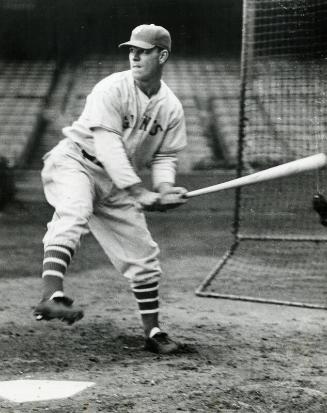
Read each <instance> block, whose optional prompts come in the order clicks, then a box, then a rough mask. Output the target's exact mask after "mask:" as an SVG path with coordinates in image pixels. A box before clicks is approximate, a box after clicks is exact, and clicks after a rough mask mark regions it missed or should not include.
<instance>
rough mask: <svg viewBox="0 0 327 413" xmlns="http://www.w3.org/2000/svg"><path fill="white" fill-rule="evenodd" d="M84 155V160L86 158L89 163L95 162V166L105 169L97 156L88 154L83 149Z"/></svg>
mask: <svg viewBox="0 0 327 413" xmlns="http://www.w3.org/2000/svg"><path fill="white" fill-rule="evenodd" d="M82 155H83V156H84V158H86V159H88V160H89V161H91V162H93V163H94V164H95V165H97V166H100V167H101V168H103V164H102V163H101V162H100V161H98V160H97V158H96V157H95V156H92V155H90V154H89V153H87V152H86V151H84V149H82Z"/></svg>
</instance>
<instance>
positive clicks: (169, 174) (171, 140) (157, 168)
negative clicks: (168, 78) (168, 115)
mask: <svg viewBox="0 0 327 413" xmlns="http://www.w3.org/2000/svg"><path fill="white" fill-rule="evenodd" d="M186 144H187V139H186V127H185V117H184V111H183V108H182V106H181V105H180V106H179V109H178V110H177V113H176V116H175V117H174V119H173V120H172V122H171V125H170V126H169V128H168V130H167V132H166V134H165V136H164V139H163V142H162V145H161V146H160V148H159V150H158V152H157V153H156V154H155V156H154V158H153V161H152V183H153V186H154V188H157V187H158V186H159V184H160V183H161V182H170V183H172V184H174V183H175V176H176V169H177V154H178V152H180V151H181V150H183V149H184V148H185V147H186Z"/></svg>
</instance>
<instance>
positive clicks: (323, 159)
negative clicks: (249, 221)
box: [185, 153, 327, 198]
mask: <svg viewBox="0 0 327 413" xmlns="http://www.w3.org/2000/svg"><path fill="white" fill-rule="evenodd" d="M326 164H327V156H326V155H325V154H324V153H317V154H316V155H312V156H307V157H306V158H301V159H297V160H296V161H292V162H287V163H283V164H281V165H278V166H274V167H272V168H268V169H264V170H262V171H259V172H255V173H253V174H250V175H246V176H241V177H240V178H236V179H232V180H231V181H227V182H222V183H220V184H217V185H212V186H208V187H206V188H201V189H197V190H195V191H190V192H187V193H186V195H185V197H186V198H192V197H194V196H198V195H204V194H209V193H211V192H218V191H223V190H225V189H232V188H239V187H242V186H246V185H253V184H256V183H259V182H264V181H270V180H272V179H277V178H282V177H285V176H291V175H295V174H298V173H301V172H305V171H311V170H314V169H319V168H322V167H324V166H326Z"/></svg>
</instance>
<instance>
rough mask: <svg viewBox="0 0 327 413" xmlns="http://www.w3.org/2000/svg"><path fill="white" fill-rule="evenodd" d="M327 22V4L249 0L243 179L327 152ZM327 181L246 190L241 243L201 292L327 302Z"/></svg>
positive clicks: (311, 176)
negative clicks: (324, 201) (322, 211)
mask: <svg viewBox="0 0 327 413" xmlns="http://www.w3.org/2000/svg"><path fill="white" fill-rule="evenodd" d="M326 23H327V1H326V0H297V1H294V0H281V1H277V0H275V1H272V0H246V1H245V3H244V16H243V48H242V49H243V50H242V91H241V102H240V139H239V168H238V172H239V175H240V176H241V175H247V174H249V173H251V172H255V171H257V170H260V169H266V168H268V167H271V166H275V165H279V164H282V163H285V162H289V161H292V160H295V159H298V158H302V157H305V156H308V155H312V154H315V153H318V152H327V151H326V149H327V77H326V68H327V67H326V65H327V48H326V46H327V37H326V34H325V28H324V27H325V26H326ZM326 178H327V174H326V172H325V171H324V170H320V171H319V172H310V173H305V174H301V175H297V176H295V177H289V178H282V179H279V180H274V181H270V182H265V183H262V184H259V185H255V186H251V187H244V188H242V189H241V190H239V191H238V192H237V196H236V200H237V202H236V204H237V205H236V213H235V217H236V220H235V244H234V245H233V246H232V249H231V251H230V252H229V254H228V255H227V259H226V257H225V258H224V259H223V260H222V261H221V262H220V263H219V264H218V266H217V268H216V269H214V271H213V272H212V274H210V275H209V277H208V278H207V280H205V282H204V284H203V285H202V287H201V288H200V290H201V291H203V292H204V291H206V292H207V293H208V294H209V295H211V294H213V295H228V294H230V295H232V296H235V295H236V296H252V297H257V298H258V297H260V299H261V298H263V299H267V300H272V301H274V300H275V301H284V302H285V303H289V302H293V303H303V301H306V303H303V304H304V305H309V306H310V305H311V304H313V305H320V306H327V270H326V268H327V243H325V242H324V241H326V240H327V227H323V226H322V225H321V224H320V222H319V218H318V216H317V213H316V212H315V211H313V208H312V199H313V195H314V194H315V193H317V192H320V193H324V192H327V180H326ZM326 308H327V307H326Z"/></svg>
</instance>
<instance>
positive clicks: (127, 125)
mask: <svg viewBox="0 0 327 413" xmlns="http://www.w3.org/2000/svg"><path fill="white" fill-rule="evenodd" d="M133 121H134V115H127V116H124V119H123V129H128V128H130V127H131V124H132V123H133Z"/></svg>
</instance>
